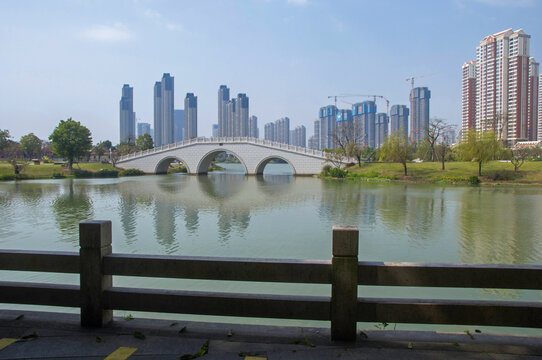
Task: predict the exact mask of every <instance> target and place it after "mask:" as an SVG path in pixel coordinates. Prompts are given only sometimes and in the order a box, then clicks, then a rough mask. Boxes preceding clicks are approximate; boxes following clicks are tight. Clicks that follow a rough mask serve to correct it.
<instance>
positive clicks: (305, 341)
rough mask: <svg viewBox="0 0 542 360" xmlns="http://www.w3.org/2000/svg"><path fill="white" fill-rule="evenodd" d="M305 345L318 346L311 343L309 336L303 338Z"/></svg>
mask: <svg viewBox="0 0 542 360" xmlns="http://www.w3.org/2000/svg"><path fill="white" fill-rule="evenodd" d="M303 345H306V346H310V347H316V345H314V344H313V343H311V342H310V341H309V340H307V338H303Z"/></svg>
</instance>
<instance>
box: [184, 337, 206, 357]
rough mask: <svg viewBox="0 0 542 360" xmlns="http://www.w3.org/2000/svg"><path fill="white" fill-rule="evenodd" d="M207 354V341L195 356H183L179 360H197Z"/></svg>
mask: <svg viewBox="0 0 542 360" xmlns="http://www.w3.org/2000/svg"><path fill="white" fill-rule="evenodd" d="M208 352H209V340H207V341H206V342H205V343H204V344H203V345H202V346H201V349H199V351H198V352H197V353H195V354H184V355H183V356H181V357H180V359H181V360H191V359H196V358H199V357H201V356H203V355H205V354H207V353H208Z"/></svg>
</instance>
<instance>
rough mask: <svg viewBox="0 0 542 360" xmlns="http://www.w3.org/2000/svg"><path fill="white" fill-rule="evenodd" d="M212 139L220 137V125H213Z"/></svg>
mask: <svg viewBox="0 0 542 360" xmlns="http://www.w3.org/2000/svg"><path fill="white" fill-rule="evenodd" d="M212 137H214V138H216V137H218V124H213V130H212Z"/></svg>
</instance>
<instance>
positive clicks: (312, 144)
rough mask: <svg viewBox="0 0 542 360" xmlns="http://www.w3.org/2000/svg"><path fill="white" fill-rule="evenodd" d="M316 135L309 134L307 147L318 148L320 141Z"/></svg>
mask: <svg viewBox="0 0 542 360" xmlns="http://www.w3.org/2000/svg"><path fill="white" fill-rule="evenodd" d="M316 140H317V139H316V137H315V136H309V139H308V140H307V147H308V148H309V149H311V150H318V141H316Z"/></svg>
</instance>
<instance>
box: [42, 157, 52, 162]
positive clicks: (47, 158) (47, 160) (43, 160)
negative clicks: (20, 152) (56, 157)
mask: <svg viewBox="0 0 542 360" xmlns="http://www.w3.org/2000/svg"><path fill="white" fill-rule="evenodd" d="M41 161H42V162H43V163H44V164H50V163H52V161H51V160H49V157H47V156H43V157H42V158H41Z"/></svg>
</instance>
